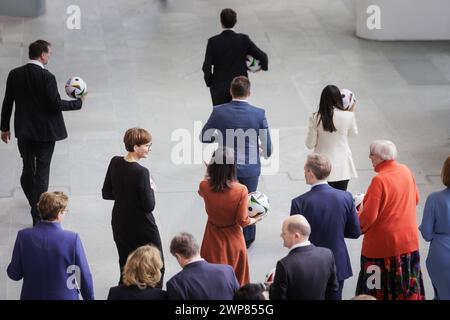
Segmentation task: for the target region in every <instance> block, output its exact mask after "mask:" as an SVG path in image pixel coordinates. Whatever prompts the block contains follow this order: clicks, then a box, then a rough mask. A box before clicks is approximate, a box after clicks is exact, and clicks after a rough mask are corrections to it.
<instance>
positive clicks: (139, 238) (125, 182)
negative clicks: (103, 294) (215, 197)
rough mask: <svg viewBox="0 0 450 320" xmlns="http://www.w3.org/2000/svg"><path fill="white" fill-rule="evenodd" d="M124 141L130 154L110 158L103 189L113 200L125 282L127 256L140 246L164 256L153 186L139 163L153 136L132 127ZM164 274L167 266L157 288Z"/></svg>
mask: <svg viewBox="0 0 450 320" xmlns="http://www.w3.org/2000/svg"><path fill="white" fill-rule="evenodd" d="M124 143H125V148H126V150H127V151H128V154H127V155H126V156H125V157H118V156H115V157H113V158H112V159H111V162H110V164H109V167H108V172H107V173H106V177H105V182H104V184H103V189H102V196H103V199H106V200H114V207H113V211H112V221H111V224H112V230H113V237H114V241H115V243H116V246H117V251H118V253H119V265H120V275H121V276H120V282H119V283H122V271H123V267H124V265H125V263H126V261H127V258H128V255H129V254H130V253H131V252H133V251H134V250H135V249H137V248H138V247H140V246H143V245H146V244H153V245H154V246H156V247H157V248H158V249H159V251H160V252H161V258H162V259H163V251H162V245H161V237H160V235H159V230H158V227H157V226H156V222H155V218H154V217H153V214H152V211H153V209H154V208H155V194H154V186H153V183H152V179H151V177H150V173H149V171H148V169H147V168H145V167H143V166H141V165H140V164H139V163H138V161H139V160H140V159H143V158H147V156H148V154H149V152H150V150H151V144H152V137H151V135H150V133H149V132H148V131H146V130H144V129H141V128H132V129H128V130H127V132H126V133H125V136H124ZM163 261H164V259H163ZM163 276H164V266H163V267H162V268H161V280H160V281H159V284H158V285H157V287H162V283H163Z"/></svg>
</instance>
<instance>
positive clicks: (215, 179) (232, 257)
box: [198, 148, 259, 286]
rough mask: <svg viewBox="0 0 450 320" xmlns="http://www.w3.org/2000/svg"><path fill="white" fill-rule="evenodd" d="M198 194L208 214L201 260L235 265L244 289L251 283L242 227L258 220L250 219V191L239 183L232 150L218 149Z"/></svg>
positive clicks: (237, 275) (234, 267)
mask: <svg viewBox="0 0 450 320" xmlns="http://www.w3.org/2000/svg"><path fill="white" fill-rule="evenodd" d="M198 193H199V195H200V196H201V197H203V200H204V201H205V209H206V213H207V214H208V221H207V223H206V227H205V234H204V236H203V242H202V247H201V251H200V254H201V256H202V258H203V259H205V260H206V261H208V262H210V263H221V264H228V265H230V266H232V267H233V269H234V272H235V274H236V278H237V279H238V281H239V283H240V284H241V286H242V285H244V284H247V283H249V282H250V274H249V269H248V259H247V249H246V247H245V239H244V235H243V233H242V228H243V227H245V226H248V225H251V224H253V223H256V222H257V221H258V220H259V219H253V218H250V217H249V216H248V200H247V196H248V191H247V187H246V186H244V185H242V184H240V183H239V182H238V181H237V178H236V162H235V159H234V152H233V150H231V149H227V148H223V149H218V150H216V152H215V153H214V154H213V158H212V160H211V162H210V164H209V165H208V167H207V175H206V177H205V179H204V180H203V181H202V182H200V186H199V190H198Z"/></svg>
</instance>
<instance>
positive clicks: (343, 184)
mask: <svg viewBox="0 0 450 320" xmlns="http://www.w3.org/2000/svg"><path fill="white" fill-rule="evenodd" d="M349 181H350V180H341V181H331V182H330V181H328V184H329V185H330V186H331V187H333V188H335V189H339V190H343V191H347V186H348V182H349Z"/></svg>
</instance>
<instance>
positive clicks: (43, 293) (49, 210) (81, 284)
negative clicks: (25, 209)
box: [7, 192, 94, 300]
mask: <svg viewBox="0 0 450 320" xmlns="http://www.w3.org/2000/svg"><path fill="white" fill-rule="evenodd" d="M67 201H68V198H67V196H66V195H65V194H64V193H62V192H45V193H43V194H42V195H41V197H40V199H39V202H38V205H37V206H38V210H39V212H40V215H41V218H42V221H41V222H38V223H37V224H36V226H35V227H34V228H27V229H24V230H20V231H19V233H18V234H17V239H16V243H15V245H14V250H13V254H12V259H11V263H10V264H9V266H8V269H7V272H8V276H9V277H10V278H11V279H12V280H16V281H18V280H21V279H23V284H22V292H21V294H20V299H21V300H79V294H80V293H81V296H82V297H83V299H84V300H91V299H94V290H93V284H92V276H91V272H90V270H89V265H88V262H87V260H86V256H85V254H84V250H83V245H82V244H81V240H80V237H79V236H78V234H76V233H74V232H71V231H66V230H63V229H62V227H61V222H62V220H63V217H64V214H65V212H66V207H67Z"/></svg>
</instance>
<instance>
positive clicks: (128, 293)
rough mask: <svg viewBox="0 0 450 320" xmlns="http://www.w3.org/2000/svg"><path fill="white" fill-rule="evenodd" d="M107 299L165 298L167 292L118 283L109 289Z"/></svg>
mask: <svg viewBox="0 0 450 320" xmlns="http://www.w3.org/2000/svg"><path fill="white" fill-rule="evenodd" d="M108 300H167V292H166V291H164V290H161V289H159V288H145V289H139V288H138V287H137V286H129V287H128V286H125V285H120V286H117V287H112V288H111V289H109V294H108Z"/></svg>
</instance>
